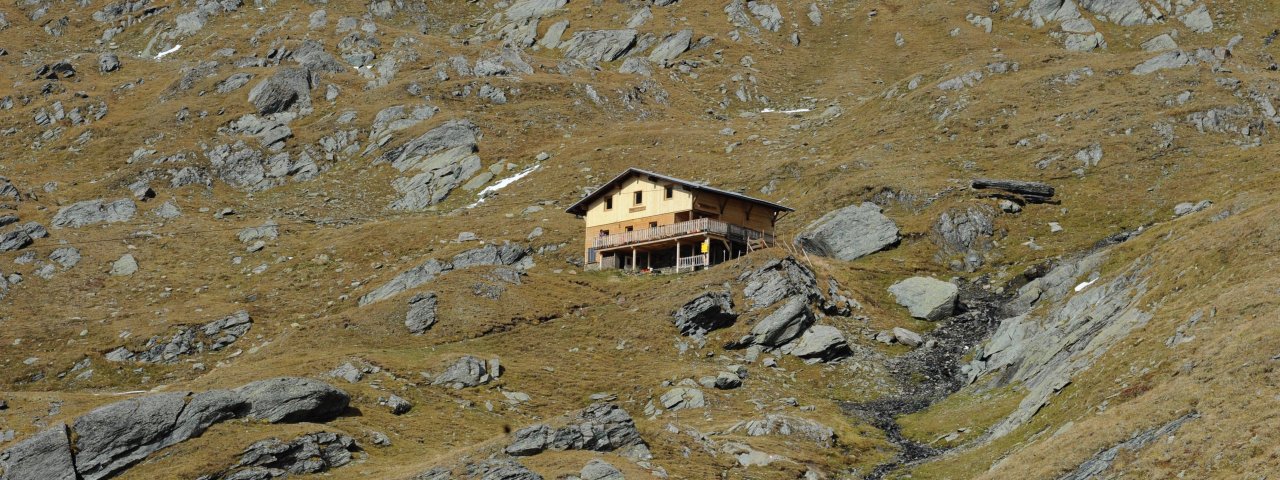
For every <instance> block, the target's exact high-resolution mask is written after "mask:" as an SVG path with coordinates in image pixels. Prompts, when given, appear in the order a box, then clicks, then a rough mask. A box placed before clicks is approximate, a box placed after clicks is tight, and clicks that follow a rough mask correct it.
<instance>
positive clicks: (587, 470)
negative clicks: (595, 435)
mask: <svg viewBox="0 0 1280 480" xmlns="http://www.w3.org/2000/svg"><path fill="white" fill-rule="evenodd" d="M578 476H579V477H581V478H582V480H626V478H627V477H626V476H624V475H622V471H621V470H618V467H615V466H613V465H610V464H609V463H608V462H605V461H604V460H600V459H598V458H597V459H593V460H591V461H590V462H587V464H586V466H583V467H582V472H580V473H579V474H578Z"/></svg>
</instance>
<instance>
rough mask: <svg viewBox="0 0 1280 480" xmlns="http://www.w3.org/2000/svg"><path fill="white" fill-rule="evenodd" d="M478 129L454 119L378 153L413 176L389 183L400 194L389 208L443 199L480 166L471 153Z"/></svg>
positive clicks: (418, 206) (414, 207) (419, 206)
mask: <svg viewBox="0 0 1280 480" xmlns="http://www.w3.org/2000/svg"><path fill="white" fill-rule="evenodd" d="M478 139H479V129H478V128H477V127H476V126H475V124H473V123H471V122H470V121H467V120H454V121H450V122H446V123H445V124H443V125H441V126H439V127H436V128H434V129H432V130H430V131H428V132H427V133H424V134H422V135H421V136H419V137H417V138H415V139H413V140H411V141H409V142H408V143H406V144H404V145H401V146H400V147H398V148H396V149H393V150H391V151H389V152H387V153H386V154H384V155H382V156H381V157H380V158H379V160H378V162H388V163H391V166H393V167H395V168H396V169H397V170H400V171H402V172H407V171H413V172H416V173H414V175H413V176H411V177H402V178H398V179H396V180H395V181H393V182H392V184H391V186H392V187H393V188H395V190H396V191H397V192H399V193H400V195H401V197H400V198H399V199H397V200H395V201H394V202H392V203H391V205H390V208H391V209H393V210H419V209H423V208H426V207H429V206H431V205H435V204H437V203H440V202H442V201H444V199H445V198H446V197H448V196H449V193H450V192H452V191H453V190H454V189H455V188H458V187H459V186H461V185H462V184H463V183H464V182H466V181H467V179H469V178H471V177H472V176H474V175H475V174H476V173H478V172H479V171H480V170H481V168H482V165H481V161H480V157H479V156H476V155H475V151H476V142H477V141H478Z"/></svg>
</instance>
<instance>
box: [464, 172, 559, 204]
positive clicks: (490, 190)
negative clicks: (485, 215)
mask: <svg viewBox="0 0 1280 480" xmlns="http://www.w3.org/2000/svg"><path fill="white" fill-rule="evenodd" d="M540 167H542V165H534V166H532V167H529V168H526V169H524V170H521V171H520V173H517V174H515V175H512V176H510V177H507V178H504V179H502V180H499V181H498V182H497V183H495V184H493V185H489V186H487V187H484V190H481V191H480V193H477V194H476V196H478V197H480V199H479V200H476V201H475V203H472V204H471V205H467V208H474V207H476V206H478V205H480V204H481V203H484V200H485V199H486V198H489V196H490V195H493V194H494V192H497V191H498V190H502V189H503V188H506V187H507V186H508V185H511V184H513V183H516V182H517V181H519V180H520V179H522V178H524V177H527V176H529V174H531V173H533V172H535V171H537V170H538V168H540Z"/></svg>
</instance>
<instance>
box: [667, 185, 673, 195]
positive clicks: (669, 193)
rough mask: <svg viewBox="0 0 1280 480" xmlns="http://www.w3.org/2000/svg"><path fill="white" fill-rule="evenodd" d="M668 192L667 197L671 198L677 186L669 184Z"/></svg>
mask: <svg viewBox="0 0 1280 480" xmlns="http://www.w3.org/2000/svg"><path fill="white" fill-rule="evenodd" d="M666 193H667V198H671V197H672V196H673V195H675V187H672V186H671V185H667V189H666Z"/></svg>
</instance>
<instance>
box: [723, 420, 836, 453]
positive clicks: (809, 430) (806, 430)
mask: <svg viewBox="0 0 1280 480" xmlns="http://www.w3.org/2000/svg"><path fill="white" fill-rule="evenodd" d="M739 431H741V432H743V433H746V434H747V435H749V436H752V437H761V436H765V435H783V436H789V437H799V438H803V439H805V440H809V441H811V442H813V443H816V444H818V445H821V446H823V447H827V448H830V447H832V446H834V445H835V443H836V440H837V436H836V432H835V430H834V429H832V428H831V427H828V426H826V425H823V424H821V423H818V422H816V421H813V420H809V419H807V418H800V417H793V416H790V415H777V414H769V415H765V417H764V418H761V419H758V420H748V421H745V422H738V423H737V424H735V425H733V426H732V427H729V429H728V431H727V432H726V433H736V432H739Z"/></svg>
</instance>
